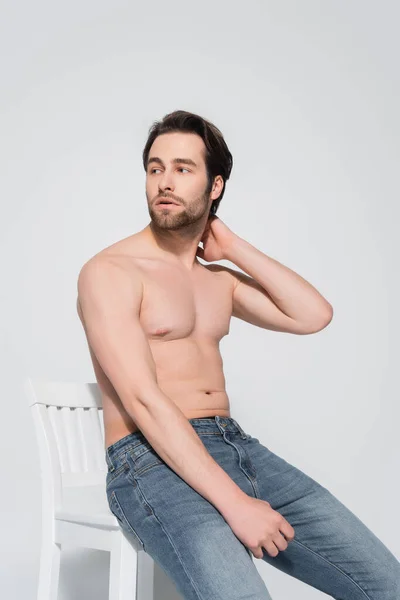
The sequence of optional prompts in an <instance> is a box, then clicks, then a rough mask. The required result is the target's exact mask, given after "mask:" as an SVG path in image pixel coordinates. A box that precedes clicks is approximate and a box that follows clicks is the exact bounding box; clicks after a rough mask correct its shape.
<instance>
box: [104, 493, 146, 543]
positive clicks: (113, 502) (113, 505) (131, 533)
mask: <svg viewBox="0 0 400 600" xmlns="http://www.w3.org/2000/svg"><path fill="white" fill-rule="evenodd" d="M109 506H110V510H111V512H112V513H113V515H114V516H115V518H116V519H117V521H118V522H119V524H120V527H121V529H122V530H123V532H124V533H126V535H127V537H128V539H132V540H133V541H134V542H136V544H134V545H135V546H136V547H137V546H138V545H139V549H141V550H145V547H144V543H143V541H142V540H141V538H140V537H139V535H138V534H137V533H136V531H135V529H134V527H133V526H132V524H131V522H130V521H129V519H128V518H127V516H126V514H125V512H124V510H123V508H122V506H121V504H120V502H119V500H118V498H117V495H116V493H115V490H114V491H112V492H111V495H110V498H109Z"/></svg>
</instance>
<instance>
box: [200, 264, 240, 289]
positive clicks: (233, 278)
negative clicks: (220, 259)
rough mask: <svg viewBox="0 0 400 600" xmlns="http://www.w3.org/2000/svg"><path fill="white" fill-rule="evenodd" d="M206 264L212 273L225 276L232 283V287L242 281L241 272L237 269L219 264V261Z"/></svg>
mask: <svg viewBox="0 0 400 600" xmlns="http://www.w3.org/2000/svg"><path fill="white" fill-rule="evenodd" d="M204 266H205V267H206V269H207V270H208V271H210V272H211V273H215V274H218V275H220V276H222V277H225V279H226V280H227V281H229V283H230V284H231V285H232V289H235V287H236V286H237V284H238V283H239V282H240V278H239V276H240V275H241V273H240V272H239V271H236V270H235V269H230V268H229V267H225V266H224V265H219V264H217V263H210V264H208V265H204Z"/></svg>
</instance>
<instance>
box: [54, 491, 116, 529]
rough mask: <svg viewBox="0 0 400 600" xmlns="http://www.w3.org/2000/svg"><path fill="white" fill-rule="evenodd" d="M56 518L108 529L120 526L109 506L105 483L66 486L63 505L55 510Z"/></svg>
mask: <svg viewBox="0 0 400 600" xmlns="http://www.w3.org/2000/svg"><path fill="white" fill-rule="evenodd" d="M55 518H56V519H60V520H62V521H71V522H73V523H85V524H88V525H98V526H103V527H107V528H108V529H118V528H119V525H118V521H117V519H116V518H115V516H114V515H113V514H112V512H111V511H110V508H109V506H108V501H107V495H106V490H105V486H104V485H88V486H71V487H64V488H63V501H62V506H61V507H60V508H59V509H58V510H56V511H55Z"/></svg>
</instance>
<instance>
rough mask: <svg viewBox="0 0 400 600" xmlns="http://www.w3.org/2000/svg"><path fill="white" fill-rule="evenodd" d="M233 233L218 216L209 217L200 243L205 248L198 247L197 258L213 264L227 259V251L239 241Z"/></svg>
mask: <svg viewBox="0 0 400 600" xmlns="http://www.w3.org/2000/svg"><path fill="white" fill-rule="evenodd" d="M237 237H238V236H237V235H236V234H234V233H233V231H231V230H230V229H229V227H227V225H225V223H224V222H223V221H221V219H219V218H218V217H217V216H216V215H212V216H211V217H209V219H208V221H207V225H206V227H205V229H204V232H203V236H202V238H201V240H200V242H201V243H202V244H203V248H200V246H198V248H197V252H196V256H198V257H200V258H202V259H204V260H206V261H207V262H212V261H214V260H222V259H225V258H226V251H227V250H228V248H229V247H230V246H231V245H232V244H233V243H234V240H235V239H237Z"/></svg>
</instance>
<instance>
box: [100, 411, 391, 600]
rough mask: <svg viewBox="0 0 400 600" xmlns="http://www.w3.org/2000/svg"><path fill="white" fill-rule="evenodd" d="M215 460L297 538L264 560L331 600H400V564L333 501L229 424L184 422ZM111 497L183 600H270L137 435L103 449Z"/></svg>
mask: <svg viewBox="0 0 400 600" xmlns="http://www.w3.org/2000/svg"><path fill="white" fill-rule="evenodd" d="M189 422H190V423H191V425H192V426H193V428H194V430H195V431H196V433H197V435H198V436H199V437H200V439H201V440H202V442H203V444H204V446H205V447H206V449H207V451H208V452H209V453H210V455H211V456H212V457H213V458H214V460H215V461H216V462H217V463H218V464H219V465H220V466H221V467H222V468H223V469H224V470H225V471H226V472H227V473H228V475H229V476H230V477H231V479H233V481H234V482H235V483H236V484H237V485H238V486H239V487H240V488H241V489H242V490H243V491H244V492H245V493H246V494H247V495H249V496H252V497H253V498H260V499H262V500H267V501H268V502H269V503H270V504H271V507H272V508H273V509H274V510H276V511H278V512H279V513H280V514H282V515H283V516H284V517H285V518H286V519H287V521H288V522H289V523H290V524H291V525H292V527H293V528H294V530H295V538H294V540H293V541H292V542H290V543H289V545H288V547H287V549H286V550H284V551H279V554H278V555H277V556H276V557H271V556H269V554H268V553H267V551H266V550H265V549H263V559H262V560H264V561H266V562H267V563H269V564H270V565H272V566H274V567H276V568H277V569H279V570H281V571H283V572H284V573H287V574H288V575H291V576H292V577H295V578H297V579H299V580H301V581H304V582H305V583H308V584H309V585H310V586H312V587H314V588H316V589H318V590H321V591H322V592H325V593H326V594H328V595H330V596H331V597H332V598H336V599H337V600H399V599H400V563H399V561H398V560H397V559H396V557H395V556H394V555H393V554H392V553H391V552H390V551H389V550H388V548H387V547H386V546H385V545H384V544H383V543H382V542H381V541H380V540H379V539H378V538H377V537H376V536H375V534H374V533H373V532H372V531H371V530H370V529H368V528H367V527H366V525H364V524H363V523H362V521H360V519H359V518H358V517H357V516H355V515H354V514H353V513H352V512H351V511H350V510H349V509H348V508H346V506H344V505H343V504H342V503H341V502H340V501H339V500H338V499H337V498H335V497H334V496H333V494H332V493H331V492H330V491H329V490H328V489H326V488H324V487H323V486H322V485H320V484H319V483H317V482H316V481H315V480H314V479H312V478H311V477H310V476H308V475H307V474H305V473H304V472H302V471H301V470H300V469H298V468H296V467H294V466H293V465H291V464H289V463H288V462H287V461H285V460H284V459H283V458H281V457H280V456H278V455H277V454H274V453H273V452H272V451H271V450H270V449H269V448H267V447H265V446H263V445H262V444H261V443H260V441H259V440H258V439H257V438H253V437H252V436H251V435H249V434H246V433H245V432H244V431H243V429H242V428H241V427H240V425H239V424H238V423H237V422H236V421H235V420H234V419H233V418H232V417H222V416H216V417H207V418H198V419H189ZM106 461H107V465H108V473H107V498H108V502H109V506H110V510H111V511H112V512H113V514H114V515H115V516H116V518H117V519H118V521H119V523H120V527H121V528H122V529H123V531H124V532H125V533H126V535H127V537H128V538H129V539H131V540H132V543H133V544H135V545H136V547H139V548H142V549H143V550H144V551H145V552H147V553H148V554H149V555H150V556H151V557H152V558H153V559H154V561H155V562H157V563H158V564H159V565H160V567H161V568H162V569H163V570H164V571H165V572H166V573H167V575H168V576H169V577H170V578H171V580H172V581H173V582H174V583H175V585H176V588H177V590H178V591H179V592H180V593H181V594H182V596H183V597H184V598H185V599H187V600H263V599H265V600H271V596H270V594H269V592H268V589H267V587H266V585H265V583H264V581H263V579H262V578H261V576H260V574H259V572H258V570H257V568H256V566H255V564H254V557H253V555H252V554H251V552H250V550H249V549H248V548H246V547H245V546H244V545H243V544H242V542H241V541H240V540H239V539H238V538H237V537H236V536H235V534H234V533H233V531H232V529H231V528H230V527H229V525H228V523H227V522H226V521H225V519H224V518H223V516H222V515H221V513H220V512H219V511H218V510H217V509H216V508H215V507H214V506H213V505H212V504H211V503H210V502H208V500H206V499H205V498H203V496H201V495H200V494H199V493H198V492H196V491H195V490H194V489H193V488H192V487H191V486H189V485H188V484H187V483H186V482H185V481H184V480H183V479H182V478H181V477H180V476H179V475H178V474H177V473H175V471H173V470H172V469H171V468H170V467H169V466H168V465H167V464H166V463H165V462H164V461H163V460H162V459H161V457H160V456H159V455H158V454H157V453H156V451H155V450H154V449H153V448H152V446H151V445H150V443H149V442H148V441H147V439H146V438H145V437H144V435H143V433H142V432H140V431H136V432H134V433H131V434H129V435H127V436H126V437H124V438H122V439H121V440H118V441H117V442H115V444H112V445H111V446H109V447H108V448H107V449H106Z"/></svg>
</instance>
